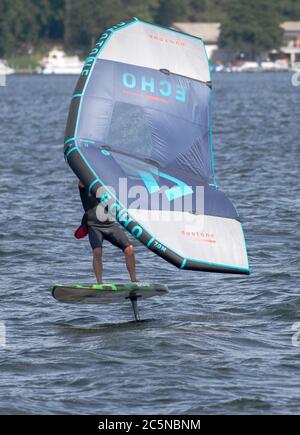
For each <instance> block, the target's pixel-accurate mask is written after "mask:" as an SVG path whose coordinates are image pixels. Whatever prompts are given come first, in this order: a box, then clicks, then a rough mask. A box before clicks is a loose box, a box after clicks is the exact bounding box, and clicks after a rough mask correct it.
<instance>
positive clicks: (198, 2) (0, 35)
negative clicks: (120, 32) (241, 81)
mask: <svg viewBox="0 0 300 435" xmlns="http://www.w3.org/2000/svg"><path fill="white" fill-rule="evenodd" d="M132 16H137V17H139V18H141V19H143V20H146V21H150V22H157V23H159V24H162V25H165V26H169V25H171V24H172V22H174V21H181V22H182V21H221V22H222V23H223V26H222V34H221V39H220V41H221V44H222V46H224V47H230V48H231V49H235V50H236V49H243V50H246V51H247V52H252V54H255V53H257V52H259V50H265V49H268V48H274V47H276V46H277V45H278V44H280V40H281V35H280V30H279V29H278V23H279V22H280V21H284V20H300V0H281V1H280V0H247V1H246V0H143V1H141V0H0V57H4V56H6V57H8V56H10V55H11V54H14V53H19V54H22V53H26V51H27V50H28V48H30V47H32V46H36V45H37V44H38V45H39V46H41V45H42V44H43V43H44V44H47V43H51V42H53V43H55V42H58V41H59V42H62V43H64V44H65V46H66V47H71V48H73V49H84V51H86V50H87V49H88V48H90V47H91V45H92V44H93V42H94V41H95V40H96V38H98V36H99V35H100V33H101V32H102V31H103V30H104V29H105V28H107V27H108V26H110V25H112V24H115V23H117V22H119V21H122V20H125V19H128V18H130V17H132Z"/></svg>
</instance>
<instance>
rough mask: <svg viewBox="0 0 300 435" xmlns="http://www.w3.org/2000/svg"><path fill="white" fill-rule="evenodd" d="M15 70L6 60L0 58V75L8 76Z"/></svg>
mask: <svg viewBox="0 0 300 435" xmlns="http://www.w3.org/2000/svg"><path fill="white" fill-rule="evenodd" d="M14 73H15V70H14V69H12V68H10V67H9V66H8V65H7V62H6V61H5V60H3V59H0V75H1V76H9V75H11V74H14Z"/></svg>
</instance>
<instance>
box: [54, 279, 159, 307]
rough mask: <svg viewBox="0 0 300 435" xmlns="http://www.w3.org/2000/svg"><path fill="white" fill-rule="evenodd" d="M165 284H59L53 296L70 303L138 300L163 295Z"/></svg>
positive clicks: (107, 302) (105, 302) (55, 287)
mask: <svg viewBox="0 0 300 435" xmlns="http://www.w3.org/2000/svg"><path fill="white" fill-rule="evenodd" d="M167 291H168V287H167V286H166V285H164V284H151V283H128V284H94V285H88V284H86V285H85V284H77V285H60V284H57V285H55V286H54V287H53V289H52V296H53V297H54V298H55V299H56V300H58V301H59V302H64V303H68V304H109V303H117V302H125V301H128V300H129V299H130V298H132V297H137V299H138V300H140V299H145V298H150V297H153V296H161V295H163V294H165V293H167Z"/></svg>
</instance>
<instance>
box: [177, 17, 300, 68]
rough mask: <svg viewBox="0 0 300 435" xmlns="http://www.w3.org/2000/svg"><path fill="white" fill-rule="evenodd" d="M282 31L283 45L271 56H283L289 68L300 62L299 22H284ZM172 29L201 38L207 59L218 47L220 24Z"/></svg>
mask: <svg viewBox="0 0 300 435" xmlns="http://www.w3.org/2000/svg"><path fill="white" fill-rule="evenodd" d="M281 27H282V29H283V30H284V40H285V45H284V46H283V47H281V49H280V50H279V51H278V50H273V54H274V53H277V54H280V53H281V54H283V55H284V56H285V57H286V58H287V61H288V62H289V64H290V65H291V66H294V65H295V63H296V62H300V21H285V22H284V23H282V24H281ZM172 28H173V29H175V30H178V31H180V32H184V33H189V34H190V35H194V36H198V37H199V38H203V39H204V42H205V45H206V49H207V54H208V57H209V59H211V58H212V55H213V53H214V52H216V51H217V50H218V49H219V47H218V39H219V36H220V32H221V23H173V25H172Z"/></svg>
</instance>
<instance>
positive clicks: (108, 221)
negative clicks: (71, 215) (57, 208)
mask: <svg viewBox="0 0 300 435" xmlns="http://www.w3.org/2000/svg"><path fill="white" fill-rule="evenodd" d="M78 187H79V192H80V198H81V202H82V206H83V208H84V211H85V213H84V215H83V218H82V221H81V226H80V227H79V228H78V229H77V230H76V232H75V237H77V238H82V237H84V236H85V235H87V234H88V236H89V241H90V245H91V247H92V250H93V269H94V273H95V275H96V279H97V283H98V284H102V270H103V267H102V245H103V240H108V241H109V242H110V243H111V244H113V245H114V246H116V247H118V248H119V249H121V250H122V251H123V252H124V255H125V262H126V266H127V270H128V272H129V275H130V279H131V281H132V282H137V281H138V280H137V277H136V270H135V255H134V248H133V246H132V244H131V243H130V241H129V239H128V237H127V235H126V234H125V231H124V230H123V228H122V227H121V226H120V225H119V224H118V223H117V222H116V221H115V220H114V219H113V218H112V217H111V216H109V215H108V214H106V216H105V219H101V220H99V219H98V217H97V207H98V206H99V201H98V200H97V198H95V196H94V195H92V194H91V193H90V192H88V190H87V189H86V187H85V185H84V184H83V183H82V182H81V181H79V184H78ZM100 207H101V206H100ZM102 211H103V209H102ZM102 216H103V214H102Z"/></svg>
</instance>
